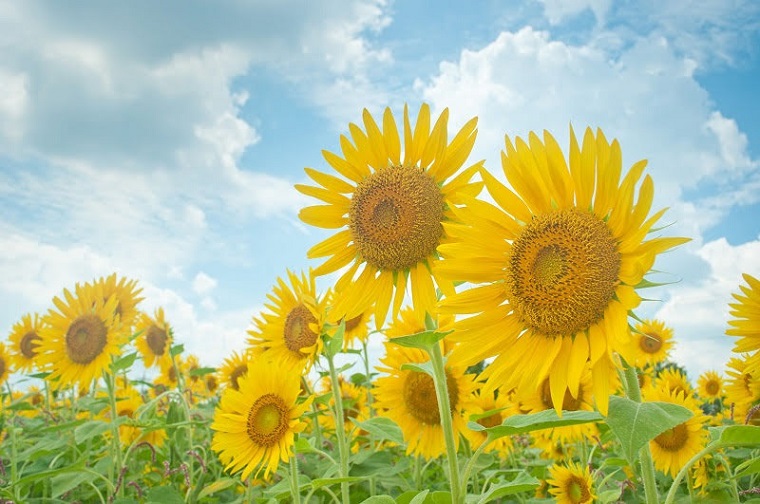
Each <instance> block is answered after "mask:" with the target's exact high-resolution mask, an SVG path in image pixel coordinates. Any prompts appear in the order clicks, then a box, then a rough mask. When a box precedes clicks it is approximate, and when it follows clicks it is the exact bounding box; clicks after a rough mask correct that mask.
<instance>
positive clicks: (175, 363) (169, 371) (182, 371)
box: [153, 355, 187, 392]
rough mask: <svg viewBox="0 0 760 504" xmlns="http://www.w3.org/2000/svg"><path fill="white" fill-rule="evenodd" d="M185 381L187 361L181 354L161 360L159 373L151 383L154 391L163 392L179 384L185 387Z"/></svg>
mask: <svg viewBox="0 0 760 504" xmlns="http://www.w3.org/2000/svg"><path fill="white" fill-rule="evenodd" d="M186 381H187V362H186V360H185V359H184V358H183V357H182V356H181V355H175V356H174V357H172V358H170V359H168V360H166V361H165V362H162V364H161V373H160V374H159V375H158V376H156V378H155V379H154V380H153V385H154V390H155V391H157V392H163V391H166V390H171V389H177V388H179V387H180V386H182V387H186V386H187V384H186Z"/></svg>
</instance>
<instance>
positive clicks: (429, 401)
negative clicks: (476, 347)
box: [404, 371, 459, 425]
mask: <svg viewBox="0 0 760 504" xmlns="http://www.w3.org/2000/svg"><path fill="white" fill-rule="evenodd" d="M446 387H447V388H448V390H449V406H450V410H451V412H452V413H453V412H454V411H456V406H457V401H458V400H459V388H458V387H457V381H456V379H455V378H454V377H453V376H451V375H450V374H449V372H448V371H447V372H446ZM404 404H405V405H406V410H407V411H408V412H409V413H410V414H411V415H412V416H413V417H414V418H416V419H417V420H419V421H420V422H422V423H424V424H429V425H440V424H441V414H440V412H439V410H438V397H436V395H435V382H433V377H432V376H430V375H429V374H427V373H422V372H420V371H411V372H409V374H408V375H407V376H406V379H405V380H404Z"/></svg>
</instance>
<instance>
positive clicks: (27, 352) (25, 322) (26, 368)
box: [8, 313, 42, 373]
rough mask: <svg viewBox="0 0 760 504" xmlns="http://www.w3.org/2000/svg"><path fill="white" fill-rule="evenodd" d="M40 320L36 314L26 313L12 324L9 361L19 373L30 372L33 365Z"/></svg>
mask: <svg viewBox="0 0 760 504" xmlns="http://www.w3.org/2000/svg"><path fill="white" fill-rule="evenodd" d="M41 326H42V320H41V319H40V316H39V315H38V314H36V313H35V314H34V315H32V314H26V315H23V316H22V317H21V320H20V321H18V322H16V323H15V324H13V328H12V329H11V334H10V336H8V340H9V342H10V349H9V350H10V352H11V356H10V363H11V364H12V365H13V369H15V370H16V371H17V372H20V373H28V372H31V371H32V369H34V367H35V358H36V357H37V346H38V345H39V344H40V327H41Z"/></svg>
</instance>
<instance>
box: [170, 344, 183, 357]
mask: <svg viewBox="0 0 760 504" xmlns="http://www.w3.org/2000/svg"><path fill="white" fill-rule="evenodd" d="M184 351H185V345H184V344H182V343H178V344H176V345H172V348H171V350H170V351H169V355H171V356H172V357H176V356H178V355H179V354H181V353H182V352H184Z"/></svg>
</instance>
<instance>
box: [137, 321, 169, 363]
mask: <svg viewBox="0 0 760 504" xmlns="http://www.w3.org/2000/svg"><path fill="white" fill-rule="evenodd" d="M135 330H136V331H142V332H141V333H140V334H139V335H138V336H137V339H135V348H137V350H138V351H139V352H140V355H142V358H143V363H144V364H145V367H146V368H150V367H153V366H156V367H159V368H160V367H162V366H164V365H167V364H169V363H170V361H171V353H170V350H171V347H172V330H171V327H170V326H169V323H168V322H166V320H165V318H164V309H163V308H157V309H156V311H155V312H154V316H153V317H151V316H150V315H148V314H147V313H141V314H140V315H139V317H138V319H137V323H136V325H135Z"/></svg>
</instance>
